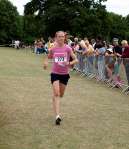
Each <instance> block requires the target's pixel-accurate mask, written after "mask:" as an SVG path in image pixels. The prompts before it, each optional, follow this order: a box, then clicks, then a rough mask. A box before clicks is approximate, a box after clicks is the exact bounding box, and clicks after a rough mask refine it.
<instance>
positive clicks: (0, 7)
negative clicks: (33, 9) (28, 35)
mask: <svg viewBox="0 0 129 149" xmlns="http://www.w3.org/2000/svg"><path fill="white" fill-rule="evenodd" d="M21 32H22V28H21V18H20V16H19V14H18V12H17V8H16V7H14V6H13V5H12V3H11V2H10V1H8V0H0V43H7V42H9V41H11V40H12V39H15V38H21Z"/></svg>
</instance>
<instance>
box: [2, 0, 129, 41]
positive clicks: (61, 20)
mask: <svg viewBox="0 0 129 149" xmlns="http://www.w3.org/2000/svg"><path fill="white" fill-rule="evenodd" d="M105 1H107V0H31V1H30V2H28V3H27V4H26V5H25V9H24V16H20V15H19V14H18V12H17V9H16V7H14V6H13V5H12V3H11V2H9V1H8V0H0V20H1V21H0V43H5V42H6V43H7V42H9V41H10V40H12V39H16V38H18V39H21V40H23V41H25V42H27V43H31V42H33V41H34V39H35V38H40V37H45V38H47V37H48V36H53V35H54V33H55V32H56V31H57V30H64V31H67V32H70V34H72V35H74V36H80V37H89V38H95V37H96V36H98V35H101V36H102V37H103V38H104V39H105V40H111V39H112V38H113V37H118V38H120V39H127V40H128V39H129V15H128V16H127V17H122V16H121V15H118V14H115V13H109V12H107V10H106V7H105V5H103V2H105Z"/></svg>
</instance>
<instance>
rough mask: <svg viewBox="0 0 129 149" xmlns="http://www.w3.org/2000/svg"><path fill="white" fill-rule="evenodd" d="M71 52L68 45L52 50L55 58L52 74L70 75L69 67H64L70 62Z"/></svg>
mask: <svg viewBox="0 0 129 149" xmlns="http://www.w3.org/2000/svg"><path fill="white" fill-rule="evenodd" d="M71 51H72V49H71V48H70V47H69V46H68V45H64V46H63V47H53V48H52V49H51V53H52V58H53V65H52V73H55V74H62V75H63V74H68V73H69V66H67V65H64V62H69V59H70V54H71Z"/></svg>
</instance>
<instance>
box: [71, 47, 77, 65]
mask: <svg viewBox="0 0 129 149" xmlns="http://www.w3.org/2000/svg"><path fill="white" fill-rule="evenodd" d="M70 56H71V57H72V59H73V60H72V61H71V62H69V65H74V64H77V63H78V59H77V57H76V55H75V54H74V52H73V51H72V50H71V53H70Z"/></svg>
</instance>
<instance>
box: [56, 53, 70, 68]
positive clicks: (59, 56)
mask: <svg viewBox="0 0 129 149" xmlns="http://www.w3.org/2000/svg"><path fill="white" fill-rule="evenodd" d="M54 61H55V63H57V64H59V65H62V66H63V62H67V54H65V53H55V54H54Z"/></svg>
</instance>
